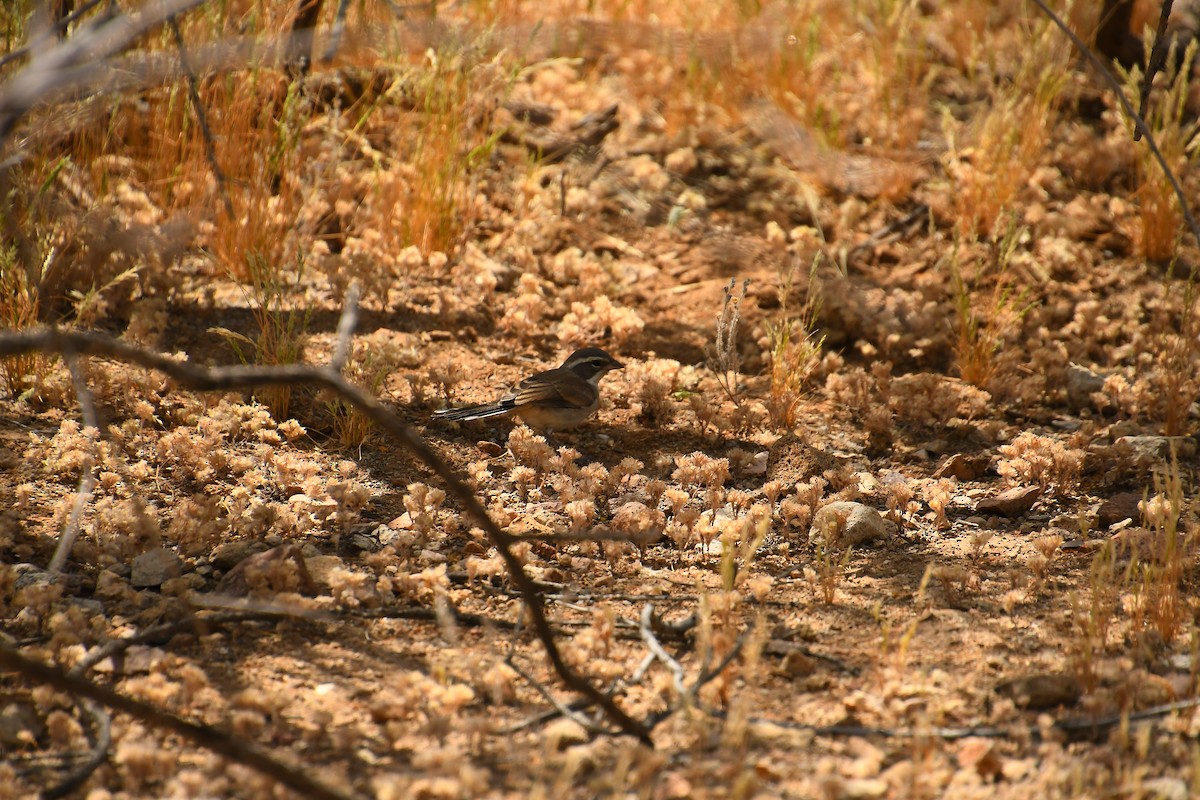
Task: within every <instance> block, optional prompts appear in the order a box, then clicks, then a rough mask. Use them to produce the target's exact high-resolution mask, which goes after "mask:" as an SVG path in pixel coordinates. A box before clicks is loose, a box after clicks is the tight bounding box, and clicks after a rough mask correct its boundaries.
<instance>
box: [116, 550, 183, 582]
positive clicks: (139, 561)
mask: <svg viewBox="0 0 1200 800" xmlns="http://www.w3.org/2000/svg"><path fill="white" fill-rule="evenodd" d="M181 566H182V562H180V560H179V556H178V555H176V554H175V552H174V551H172V550H168V549H166V548H165V547H156V548H154V549H153V550H147V551H146V552H144V553H142V554H141V555H140V556H138V557H137V558H135V559H134V560H133V567H132V573H131V574H130V580H129V582H130V583H131V584H132V585H133V586H134V587H135V588H137V589H146V588H149V587H153V586H162V584H163V582H164V581H168V580H170V579H171V578H178V577H179V571H180V568H181Z"/></svg>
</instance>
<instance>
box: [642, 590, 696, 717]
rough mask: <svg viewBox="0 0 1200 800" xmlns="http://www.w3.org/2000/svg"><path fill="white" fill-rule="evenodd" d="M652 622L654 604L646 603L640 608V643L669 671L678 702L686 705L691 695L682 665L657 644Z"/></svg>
mask: <svg viewBox="0 0 1200 800" xmlns="http://www.w3.org/2000/svg"><path fill="white" fill-rule="evenodd" d="M653 620H654V604H653V603H646V605H644V606H642V624H641V631H642V641H643V642H645V643H646V647H647V648H648V649H649V650H650V652H651V653H652V654H653V655H654V657H655V658H657V659H658V660H659V661H661V662H662V664H663V666H665V667H666V668H667V669H668V670H670V672H671V676H672V678H673V682H674V684H675V691H676V692H678V693H679V698H680V700H681V701H682V702H684V703H685V704H686V703H687V701H688V700H689V699H690V694H691V693H690V692H689V691H688V688H687V686H686V685H685V684H684V682H683V665H682V664H680V663H679V662H678V661H676V660H675V659H674V658H673V657H672V656H671V654H670V653H668V652H667V651H666V649H665V648H664V647H663V646H662V644H660V643H659V641H658V637H657V636H655V635H654V630H653V627H654V626H653Z"/></svg>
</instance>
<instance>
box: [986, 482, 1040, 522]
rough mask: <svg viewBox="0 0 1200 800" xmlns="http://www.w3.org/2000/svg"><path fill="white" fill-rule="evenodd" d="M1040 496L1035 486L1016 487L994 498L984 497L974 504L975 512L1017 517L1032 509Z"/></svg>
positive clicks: (1038, 489)
mask: <svg viewBox="0 0 1200 800" xmlns="http://www.w3.org/2000/svg"><path fill="white" fill-rule="evenodd" d="M1041 494H1042V490H1041V488H1039V487H1037V486H1018V487H1016V488H1014V489H1009V490H1008V491H1006V492H1001V493H1000V494H998V495H996V496H995V497H985V498H984V499H982V500H980V501H979V502H978V503H976V505H975V510H976V511H978V512H979V513H981V514H998V515H1000V516H1002V517H1019V516H1021V515H1022V514H1024V513H1026V512H1027V511H1029V509H1031V508H1033V504H1034V503H1035V502H1036V501H1037V499H1038V497H1039V496H1041Z"/></svg>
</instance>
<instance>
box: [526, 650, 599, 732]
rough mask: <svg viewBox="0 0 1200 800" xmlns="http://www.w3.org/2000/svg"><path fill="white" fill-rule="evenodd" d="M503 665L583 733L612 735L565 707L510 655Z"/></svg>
mask: <svg viewBox="0 0 1200 800" xmlns="http://www.w3.org/2000/svg"><path fill="white" fill-rule="evenodd" d="M504 663H505V664H507V665H508V666H509V667H511V668H512V671H513V672H515V673H517V674H518V675H520V676H521V677H522V678H524V679H525V681H526V682H527V683H528V684H529V685H530V686H532V687H533V688H534V690H535V691H537V693H538V694H540V695H541V696H542V697H543V698H545V700H546V702H547V703H549V704H550V705H552V706H554V710H555V712H556V713H557V715H559V716H563V717H566V718H567V719H569V720H571V721H572V722H575V723H576V724H578V725H579V726H581V727H582V728H583V729H584V730H585V731H587V732H588V733H590V734H592V735H593V736H604V735H609V736H611V735H612V734H613V733H614V732H613V731H606V730H604V729H603V728H599V727H597V726H596V725H595V724H593V723H592V721H591V720H590V719H588V718H587V717H585V716H583V715H582V714H580V713H579V711H578V710H576V709H575V708H572V707H571V706H570V705H567V704H566V703H563V702H561V701H560V700H559V699H558V698H557V697H555V696H554V695H553V694H551V693H550V690H549V689H547V688H546V687H545V686H543V685H542V684H541V683H540V682H539V681H537V680H536V679H535V678H534V677H533V676H532V675H530V674H529V673H528V672H526V671H525V670H523V669H521V666H520V665H519V664H517V662H516V659H514V658H513V657H512V656H511V655H510V656H509V657H508V658H506V659H504Z"/></svg>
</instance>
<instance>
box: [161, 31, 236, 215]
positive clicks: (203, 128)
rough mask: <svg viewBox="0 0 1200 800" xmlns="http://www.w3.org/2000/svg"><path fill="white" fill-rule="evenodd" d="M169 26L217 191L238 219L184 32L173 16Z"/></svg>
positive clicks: (231, 213) (226, 208) (226, 209)
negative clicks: (189, 59)
mask: <svg viewBox="0 0 1200 800" xmlns="http://www.w3.org/2000/svg"><path fill="white" fill-rule="evenodd" d="M167 26H168V27H170V29H171V35H172V36H173V37H174V38H175V47H176V49H178V50H179V68H180V69H181V70H183V76H184V78H185V79H186V80H187V87H188V99H189V100H190V101H191V103H192V110H193V111H195V112H196V122H197V123H198V124H199V126H200V138H201V139H203V140H204V155H205V157H206V158H207V159H208V166H209V167H210V168H211V169H212V173H213V179H214V180H215V181H216V182H217V191H218V192H219V193H220V195H221V201H222V203H223V204H224V206H225V213H226V214H227V215H228V216H229V219H231V220H233V219H236V218H237V214H236V213H235V212H234V210H233V200H231V199H230V198H229V183H228V181H226V180H225V171H224V170H222V169H221V164H220V162H218V161H217V146H216V145H215V144H214V143H213V133H212V129H211V128H209V127H208V114H207V113H206V112H205V110H204V101H203V100H201V99H200V90H199V89H198V88H197V81H196V73H195V72H194V71H193V70H192V67H191V65H190V64H189V63H188V54H187V49H186V47H185V45H184V42H183V32H182V31H180V30H179V21H178V20H177V19H176V18H175V17H173V16H172V17H168V18H167Z"/></svg>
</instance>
